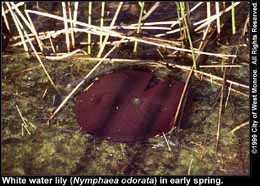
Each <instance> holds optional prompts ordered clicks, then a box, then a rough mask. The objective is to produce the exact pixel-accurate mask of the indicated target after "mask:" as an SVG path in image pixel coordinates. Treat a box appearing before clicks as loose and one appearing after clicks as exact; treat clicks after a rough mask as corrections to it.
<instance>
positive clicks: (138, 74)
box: [75, 70, 190, 143]
mask: <svg viewBox="0 0 260 186" xmlns="http://www.w3.org/2000/svg"><path fill="white" fill-rule="evenodd" d="M183 88H184V83H183V82H179V81H176V80H174V79H173V78H172V77H168V78H166V79H157V78H156V77H155V76H154V75H153V73H152V72H150V71H140V70H121V71H117V72H112V73H109V74H106V75H104V76H102V77H100V78H99V79H98V80H97V81H95V82H94V84H93V85H92V86H91V87H90V88H89V89H88V90H87V91H84V92H82V93H81V94H80V95H79V96H78V97H77V100H76V106H75V113H76V117H77V120H78V123H79V125H80V127H81V130H82V131H83V132H87V133H90V134H92V135H94V136H97V137H102V138H106V139H111V140H112V141H117V142H128V143H129V142H137V141H143V140H145V139H147V138H149V137H153V136H155V135H158V134H159V135H161V134H162V133H163V132H164V133H167V132H169V130H170V129H171V128H172V127H173V126H172V125H171V121H172V119H173V117H174V115H175V113H176V110H177V107H178V103H179V101H180V97H181V94H182V91H183ZM188 104H190V101H189V103H188ZM185 110H187V109H185Z"/></svg>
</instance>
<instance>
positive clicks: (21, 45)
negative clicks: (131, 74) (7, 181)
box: [1, 2, 249, 175]
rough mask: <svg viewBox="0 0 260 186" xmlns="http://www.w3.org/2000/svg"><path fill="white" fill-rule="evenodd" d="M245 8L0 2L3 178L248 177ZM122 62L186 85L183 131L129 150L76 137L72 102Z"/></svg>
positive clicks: (212, 4) (240, 4) (190, 4)
mask: <svg viewBox="0 0 260 186" xmlns="http://www.w3.org/2000/svg"><path fill="white" fill-rule="evenodd" d="M248 9H249V8H248V4H247V2H235V3H231V2H216V3H215V2H185V3H183V2H178V3H176V2H66V3H62V2H19V3H13V2H3V3H2V10H3V11H4V12H5V13H4V14H2V24H4V26H5V28H6V30H5V32H4V33H2V42H3V34H4V38H5V37H6V38H7V39H8V40H9V45H8V47H7V48H6V49H5V51H3V50H2V53H1V55H2V166H1V169H2V170H1V171H2V173H3V175H248V174H249V128H248V124H249V122H248V121H249V114H248V113H249V104H248V100H249V99H248V89H249V86H248V84H249V63H248V53H249V52H248V46H247V39H248V38H247V37H248V36H247V34H246V32H247V27H248V21H249V20H248V19H249V18H248ZM218 12H219V13H218ZM238 12H239V13H238ZM3 31H4V30H3ZM132 66H139V67H140V66H141V67H148V68H151V69H152V70H153V71H154V73H155V74H156V75H157V76H160V77H164V76H165V75H167V74H171V75H173V76H174V77H176V79H178V80H179V81H182V82H185V86H186V87H187V88H191V89H192V99H193V104H192V113H191V115H190V116H186V115H183V116H182V118H187V119H186V120H185V123H183V125H184V126H185V129H180V128H175V129H174V130H172V132H171V133H168V134H165V135H163V136H157V137H153V138H150V139H148V140H147V141H145V142H143V143H135V144H133V143H132V144H126V143H113V142H111V141H108V140H102V139H99V138H96V137H94V136H92V135H89V134H83V133H81V131H80V127H79V125H78V123H77V121H76V119H75V114H74V104H75V97H76V96H77V95H78V94H79V93H80V92H81V91H82V90H84V89H85V88H87V87H88V85H89V84H90V83H91V81H92V80H94V79H95V78H96V77H98V76H100V75H102V74H104V73H106V72H109V71H113V70H114V69H118V68H132ZM186 96H187V94H186V92H185V90H184V92H183V94H182V101H181V102H180V105H179V110H178V116H180V115H182V114H183V112H182V109H181V108H182V106H183V105H184V104H185V100H186ZM174 121H176V122H177V121H178V118H174Z"/></svg>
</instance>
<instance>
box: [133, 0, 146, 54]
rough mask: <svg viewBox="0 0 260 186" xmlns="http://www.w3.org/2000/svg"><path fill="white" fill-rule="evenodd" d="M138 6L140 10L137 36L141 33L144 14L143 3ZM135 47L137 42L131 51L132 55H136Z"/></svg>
mask: <svg viewBox="0 0 260 186" xmlns="http://www.w3.org/2000/svg"><path fill="white" fill-rule="evenodd" d="M140 6H141V10H140V14H139V20H138V28H137V34H139V33H140V31H141V24H142V17H143V12H144V1H142V2H140ZM137 45H138V42H137V41H135V43H134V49H133V52H134V53H137Z"/></svg>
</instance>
